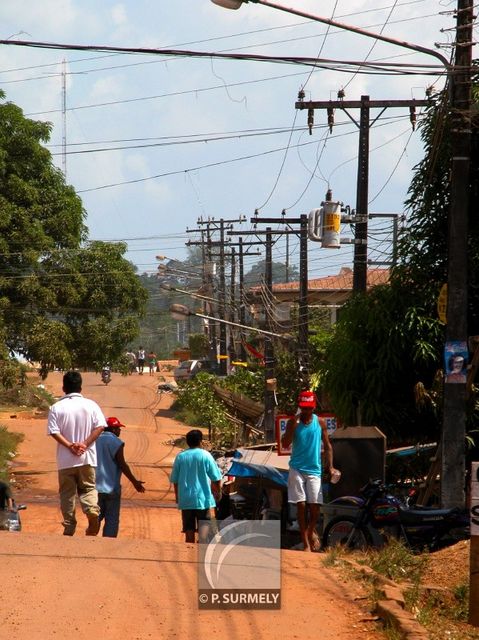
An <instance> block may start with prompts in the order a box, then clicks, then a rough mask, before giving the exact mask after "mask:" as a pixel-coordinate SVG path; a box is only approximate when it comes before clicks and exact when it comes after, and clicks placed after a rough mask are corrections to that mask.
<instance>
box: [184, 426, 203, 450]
mask: <svg viewBox="0 0 479 640" xmlns="http://www.w3.org/2000/svg"><path fill="white" fill-rule="evenodd" d="M202 440H203V434H202V433H201V431H200V430H199V429H192V430H191V431H188V433H187V434H186V444H187V445H188V446H189V448H190V449H195V448H196V447H199V446H200V444H201V441H202Z"/></svg>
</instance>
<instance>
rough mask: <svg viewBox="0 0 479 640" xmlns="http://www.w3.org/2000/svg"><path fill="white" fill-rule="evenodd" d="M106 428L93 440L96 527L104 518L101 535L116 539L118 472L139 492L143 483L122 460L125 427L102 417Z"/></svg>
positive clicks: (119, 497) (119, 486)
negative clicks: (96, 509)
mask: <svg viewBox="0 0 479 640" xmlns="http://www.w3.org/2000/svg"><path fill="white" fill-rule="evenodd" d="M106 424H107V427H106V429H105V430H104V431H103V433H102V434H100V437H99V438H98V440H97V441H96V450H97V458H98V466H97V470H96V488H97V491H98V505H99V507H100V527H101V523H102V522H103V521H104V525H103V532H102V535H103V537H104V538H116V537H117V536H118V529H119V526H120V506H121V474H122V473H123V474H124V475H125V476H126V477H127V478H128V480H129V481H130V482H131V484H132V485H133V486H134V487H135V489H136V491H138V492H139V493H144V492H145V487H144V486H143V485H144V482H142V481H141V480H137V479H136V478H135V476H134V475H133V473H132V472H131V469H130V467H129V466H128V464H127V463H126V460H125V455H124V449H125V443H124V442H123V440H120V432H121V429H123V428H124V427H125V425H124V424H122V423H121V422H120V421H119V420H118V418H115V417H113V416H112V417H111V418H107V420H106Z"/></svg>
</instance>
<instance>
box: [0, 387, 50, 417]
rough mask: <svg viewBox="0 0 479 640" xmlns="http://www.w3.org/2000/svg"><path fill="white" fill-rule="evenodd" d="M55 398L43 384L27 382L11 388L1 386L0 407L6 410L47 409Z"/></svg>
mask: <svg viewBox="0 0 479 640" xmlns="http://www.w3.org/2000/svg"><path fill="white" fill-rule="evenodd" d="M53 402H55V398H54V397H53V396H52V394H51V393H50V392H49V391H47V390H46V389H45V388H44V387H43V386H36V385H32V384H28V383H25V384H24V385H20V386H15V387H13V388H11V389H5V388H2V387H1V386H0V408H1V409H2V410H4V411H12V410H17V409H19V408H24V407H28V408H33V409H40V410H42V411H47V410H48V409H49V407H50V405H52V404H53Z"/></svg>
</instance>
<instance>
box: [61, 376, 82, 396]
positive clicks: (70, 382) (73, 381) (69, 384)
mask: <svg viewBox="0 0 479 640" xmlns="http://www.w3.org/2000/svg"><path fill="white" fill-rule="evenodd" d="M81 387H82V377H81V373H80V372H79V371H67V372H66V373H65V375H64V376H63V391H64V392H65V393H80V391H81Z"/></svg>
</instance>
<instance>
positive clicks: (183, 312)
mask: <svg viewBox="0 0 479 640" xmlns="http://www.w3.org/2000/svg"><path fill="white" fill-rule="evenodd" d="M170 312H171V315H172V316H173V318H174V319H175V320H184V319H185V318H188V317H191V316H195V317H196V318H204V319H205V320H211V321H213V322H219V323H220V324H221V323H222V324H227V325H230V326H231V327H238V328H239V329H246V330H247V331H254V332H255V333H261V334H262V335H266V336H271V337H272V338H281V339H283V340H293V339H294V338H293V336H292V335H291V334H289V333H273V331H265V330H264V329H257V328H256V327H249V326H247V325H245V324H239V323H238V322H230V321H229V320H223V319H222V318H214V317H213V316H207V315H205V314H204V313H197V312H196V311H191V309H188V307H187V306H185V305H184V304H172V305H171V306H170Z"/></svg>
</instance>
